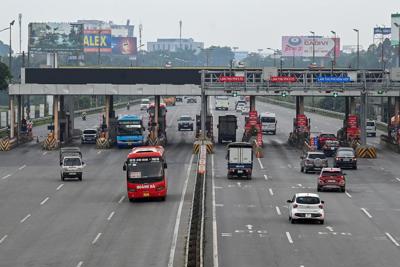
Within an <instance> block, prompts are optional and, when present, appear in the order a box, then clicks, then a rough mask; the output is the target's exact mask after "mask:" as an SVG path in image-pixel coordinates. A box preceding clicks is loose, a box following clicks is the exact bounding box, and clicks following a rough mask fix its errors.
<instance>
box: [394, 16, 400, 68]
mask: <svg viewBox="0 0 400 267" xmlns="http://www.w3.org/2000/svg"><path fill="white" fill-rule="evenodd" d="M394 26H396V27H397V31H398V32H399V36H398V38H399V39H398V40H397V41H398V43H397V49H398V50H397V53H398V54H397V57H398V58H397V67H399V68H400V24H399V23H397V22H395V23H394Z"/></svg>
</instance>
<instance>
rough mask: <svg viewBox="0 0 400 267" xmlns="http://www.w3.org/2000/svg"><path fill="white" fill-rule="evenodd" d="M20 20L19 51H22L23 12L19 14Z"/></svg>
mask: <svg viewBox="0 0 400 267" xmlns="http://www.w3.org/2000/svg"><path fill="white" fill-rule="evenodd" d="M18 22H19V53H20V54H21V53H22V33H21V28H22V26H21V25H22V14H21V13H19V14H18Z"/></svg>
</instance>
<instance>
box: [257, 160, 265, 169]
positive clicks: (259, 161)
mask: <svg viewBox="0 0 400 267" xmlns="http://www.w3.org/2000/svg"><path fill="white" fill-rule="evenodd" d="M257 159H258V163H259V164H260V168H261V169H264V166H263V165H262V163H261V160H260V158H257Z"/></svg>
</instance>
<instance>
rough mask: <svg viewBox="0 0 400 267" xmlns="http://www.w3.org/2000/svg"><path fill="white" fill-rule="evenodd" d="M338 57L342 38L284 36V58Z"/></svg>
mask: <svg viewBox="0 0 400 267" xmlns="http://www.w3.org/2000/svg"><path fill="white" fill-rule="evenodd" d="M334 49H335V50H336V51H335V52H336V57H338V56H339V54H340V38H323V37H313V36H282V56H284V57H293V56H294V57H312V56H313V50H314V53H315V57H333V55H334Z"/></svg>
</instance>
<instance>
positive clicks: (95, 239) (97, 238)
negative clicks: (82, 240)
mask: <svg viewBox="0 0 400 267" xmlns="http://www.w3.org/2000/svg"><path fill="white" fill-rule="evenodd" d="M101 235H102V233H98V234H97V235H96V237H95V238H94V239H93V241H92V245H94V244H96V242H97V241H98V240H99V238H100V236H101Z"/></svg>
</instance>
